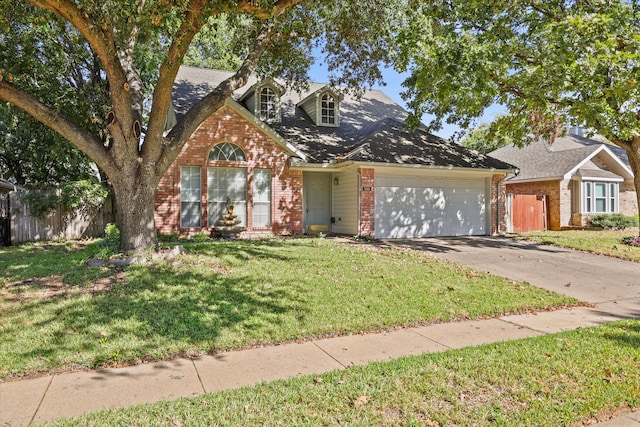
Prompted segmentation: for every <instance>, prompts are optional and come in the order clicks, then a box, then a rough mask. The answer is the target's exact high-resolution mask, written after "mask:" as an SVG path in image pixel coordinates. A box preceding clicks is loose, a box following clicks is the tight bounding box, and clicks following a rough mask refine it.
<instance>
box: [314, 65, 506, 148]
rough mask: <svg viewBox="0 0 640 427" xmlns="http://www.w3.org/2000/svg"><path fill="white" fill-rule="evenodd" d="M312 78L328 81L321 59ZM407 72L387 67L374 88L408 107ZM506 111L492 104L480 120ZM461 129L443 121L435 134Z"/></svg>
mask: <svg viewBox="0 0 640 427" xmlns="http://www.w3.org/2000/svg"><path fill="white" fill-rule="evenodd" d="M309 75H310V77H311V80H313V81H315V82H320V83H322V82H326V81H327V70H326V67H324V65H323V64H322V63H321V61H320V60H319V61H318V63H317V64H315V65H314V66H313V67H312V68H311V71H310V72H309ZM406 76H407V74H399V73H397V72H396V71H395V70H393V69H391V68H386V69H384V71H383V77H384V81H385V83H386V86H374V87H373V89H380V90H382V91H383V92H384V93H386V94H387V96H389V97H390V98H391V99H393V100H394V101H395V102H397V103H398V104H400V105H402V106H403V107H404V108H406V105H407V104H406V102H405V101H404V100H403V99H402V97H401V96H400V93H401V92H403V91H404V87H403V86H402V82H403V81H404V80H405V78H406ZM501 112H504V109H503V108H501V107H500V106H499V105H492V106H491V107H489V108H488V109H487V112H486V113H485V115H484V116H483V117H482V119H481V120H480V121H479V123H482V122H491V121H492V120H493V119H494V118H495V116H496V115H497V114H500V113H501ZM429 121H430V117H429V116H428V115H425V116H424V117H423V118H422V122H423V123H428V122H429ZM460 130H461V129H460V128H459V127H458V126H455V125H449V124H447V123H443V127H442V129H441V130H439V131H437V132H434V134H436V135H438V136H440V137H442V138H447V139H448V138H450V137H451V136H452V135H453V133H454V132H457V131H460Z"/></svg>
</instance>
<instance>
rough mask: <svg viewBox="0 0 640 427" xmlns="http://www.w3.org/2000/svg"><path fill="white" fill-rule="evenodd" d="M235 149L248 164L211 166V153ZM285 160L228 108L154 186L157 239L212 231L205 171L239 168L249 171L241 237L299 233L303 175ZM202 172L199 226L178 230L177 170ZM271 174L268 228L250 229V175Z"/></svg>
mask: <svg viewBox="0 0 640 427" xmlns="http://www.w3.org/2000/svg"><path fill="white" fill-rule="evenodd" d="M223 142H228V143H233V144H235V145H237V146H238V147H240V148H241V149H242V151H243V152H244V155H245V158H246V162H226V161H225V162H222V161H215V162H212V161H209V160H208V158H209V153H210V152H211V149H212V148H213V147H214V146H215V145H217V144H220V143H223ZM288 158H289V154H288V153H287V151H286V149H285V148H284V147H283V146H282V145H281V144H279V143H278V142H276V141H275V140H274V139H273V138H271V137H270V136H268V135H267V134H266V133H265V132H263V131H261V130H260V129H259V128H258V127H257V126H256V125H255V124H254V123H251V122H250V121H248V120H247V119H245V118H244V117H243V116H242V115H241V114H239V113H238V112H237V111H236V110H235V109H233V108H232V107H230V106H228V105H226V106H225V107H223V108H221V109H220V110H219V111H217V112H216V113H215V114H213V115H211V117H209V118H208V119H207V120H205V121H204V122H203V123H202V125H201V126H200V127H199V128H198V130H196V132H194V134H193V135H192V136H191V138H190V139H189V141H188V142H187V144H186V145H185V147H184V148H183V150H182V152H181V153H180V155H179V156H178V158H177V159H176V160H175V161H174V162H173V164H172V165H171V166H170V167H169V169H168V170H167V171H166V172H165V174H164V176H163V177H162V179H161V180H160V183H159V185H158V191H157V194H156V203H155V220H156V227H157V229H158V232H159V233H161V234H166V233H177V234H194V233H198V232H201V231H210V230H211V229H212V228H213V226H214V224H208V223H207V168H209V167H216V166H220V167H241V168H246V170H247V224H242V226H244V227H246V231H245V232H243V236H250V235H260V234H276V235H280V234H301V233H302V172H300V171H294V170H290V169H289V164H288ZM181 166H199V167H200V168H201V187H200V188H201V194H202V196H201V210H202V224H201V225H202V226H201V227H199V228H181V227H180V167H181ZM255 168H261V169H269V170H270V171H271V219H272V221H271V226H270V227H268V228H264V227H254V226H253V203H252V194H253V191H252V187H253V170H254V169H255Z"/></svg>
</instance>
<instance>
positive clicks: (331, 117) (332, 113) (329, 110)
mask: <svg viewBox="0 0 640 427" xmlns="http://www.w3.org/2000/svg"><path fill="white" fill-rule="evenodd" d="M320 109H321V113H320V114H321V115H320V122H321V123H322V124H323V125H331V126H333V125H335V124H336V101H335V99H334V98H333V96H332V95H330V94H328V93H325V94H324V95H322V100H321V101H320Z"/></svg>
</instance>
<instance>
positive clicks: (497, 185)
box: [491, 174, 507, 235]
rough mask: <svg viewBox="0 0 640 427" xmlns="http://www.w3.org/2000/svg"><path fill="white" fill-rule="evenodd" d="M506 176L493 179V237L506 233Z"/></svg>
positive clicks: (495, 176) (497, 176)
mask: <svg viewBox="0 0 640 427" xmlns="http://www.w3.org/2000/svg"><path fill="white" fill-rule="evenodd" d="M504 178H505V177H504V175H497V174H496V175H493V176H492V177H491V235H496V234H500V233H506V231H507V224H506V217H505V213H506V198H507V195H506V184H505V181H504Z"/></svg>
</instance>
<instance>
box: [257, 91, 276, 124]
mask: <svg viewBox="0 0 640 427" xmlns="http://www.w3.org/2000/svg"><path fill="white" fill-rule="evenodd" d="M265 89H268V90H270V91H271V93H272V95H273V97H274V103H275V110H274V116H273V117H268V110H263V109H262V91H263V90H265ZM255 97H256V98H255V103H256V104H255V105H256V117H258V118H259V119H260V120H262V121H263V122H265V123H280V122H281V121H282V114H281V110H280V95H279V92H278V90H277V89H276V88H274V87H273V86H271V85H269V84H265V85H262V86H259V87H258V88H256V95H255Z"/></svg>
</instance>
